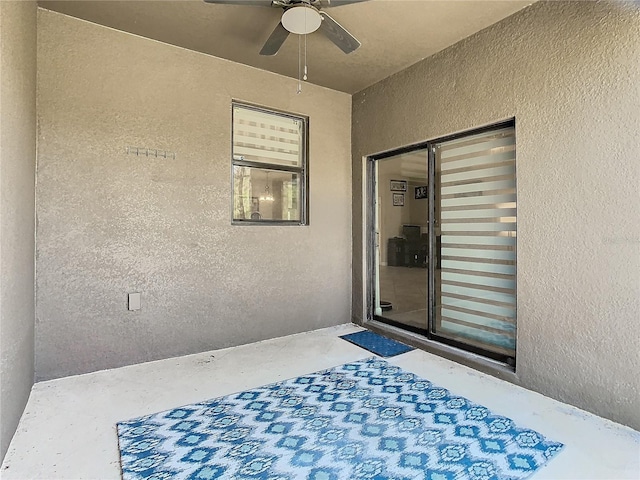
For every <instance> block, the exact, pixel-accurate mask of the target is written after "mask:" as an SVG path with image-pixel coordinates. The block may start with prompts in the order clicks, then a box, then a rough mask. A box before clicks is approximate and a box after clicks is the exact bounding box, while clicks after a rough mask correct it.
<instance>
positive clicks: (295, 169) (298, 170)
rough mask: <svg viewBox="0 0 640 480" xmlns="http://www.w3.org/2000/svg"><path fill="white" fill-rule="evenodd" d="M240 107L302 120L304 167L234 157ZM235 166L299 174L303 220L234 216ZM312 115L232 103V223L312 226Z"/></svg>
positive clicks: (302, 165) (236, 101) (244, 103)
mask: <svg viewBox="0 0 640 480" xmlns="http://www.w3.org/2000/svg"><path fill="white" fill-rule="evenodd" d="M236 107H240V108H245V109H248V110H254V111H258V112H261V113H266V114H269V115H275V116H278V117H284V118H289V119H293V120H298V121H301V122H302V134H301V148H300V152H301V154H302V159H301V162H300V166H287V165H279V164H274V163H268V162H256V161H252V160H244V159H241V160H237V159H236V158H235V157H234V143H235V132H234V126H233V125H234V122H233V120H234V111H235V108H236ZM234 167H249V168H260V169H264V170H276V171H280V172H289V173H294V174H297V175H298V176H299V178H300V181H299V190H300V219H299V220H278V219H263V218H260V219H250V218H234V211H235V188H234ZM308 172H309V117H308V116H306V115H300V114H295V113H290V112H285V111H282V110H277V109H274V108H269V107H263V106H259V105H254V104H251V103H246V102H242V101H238V100H233V101H232V102H231V224H232V225H285V226H287V225H293V226H306V225H309V174H308Z"/></svg>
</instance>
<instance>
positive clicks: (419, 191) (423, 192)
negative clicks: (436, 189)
mask: <svg viewBox="0 0 640 480" xmlns="http://www.w3.org/2000/svg"><path fill="white" fill-rule="evenodd" d="M423 198H427V186H426V185H423V186H421V187H416V196H415V199H416V200H420V199H423Z"/></svg>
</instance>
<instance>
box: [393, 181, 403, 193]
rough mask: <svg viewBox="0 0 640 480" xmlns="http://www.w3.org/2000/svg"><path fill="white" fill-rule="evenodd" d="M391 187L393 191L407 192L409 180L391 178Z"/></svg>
mask: <svg viewBox="0 0 640 480" xmlns="http://www.w3.org/2000/svg"><path fill="white" fill-rule="evenodd" d="M390 188H391V191H392V192H406V191H407V181H406V180H391V183H390Z"/></svg>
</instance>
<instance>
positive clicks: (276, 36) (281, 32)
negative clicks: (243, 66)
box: [260, 22, 289, 55]
mask: <svg viewBox="0 0 640 480" xmlns="http://www.w3.org/2000/svg"><path fill="white" fill-rule="evenodd" d="M288 36H289V31H288V30H287V29H286V28H284V27H283V26H282V23H281V22H280V23H278V25H277V26H276V28H275V29H274V30H273V32H272V33H271V35H270V36H269V38H267V41H266V42H265V44H264V47H262V50H260V55H275V54H276V53H278V50H280V47H281V46H282V44H283V43H284V41H285V40H286V39H287V37H288Z"/></svg>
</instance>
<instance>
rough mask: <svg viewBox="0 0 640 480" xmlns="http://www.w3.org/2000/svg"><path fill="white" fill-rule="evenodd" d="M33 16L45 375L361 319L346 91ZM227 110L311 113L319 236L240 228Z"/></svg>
mask: <svg viewBox="0 0 640 480" xmlns="http://www.w3.org/2000/svg"><path fill="white" fill-rule="evenodd" d="M38 13H39V15H38V62H39V63H38V121H39V136H38V142H39V143H38V173H37V185H38V188H37V218H38V224H37V233H38V241H37V264H36V266H37V272H38V275H37V305H36V311H37V321H36V378H37V379H49V378H53V377H59V376H64V375H69V374H77V373H82V372H89V371H92V370H98V369H104V368H108V367H116V366H120V365H126V364H132V363H137V362H143V361H147V360H152V359H159V358H165V357H171V356H176V355H181V354H186V353H190V352H198V351H203V350H207V349H215V348H221V347H225V346H230V345H237V344H243V343H248V342H252V341H257V340H261V339H266V338H270V337H276V336H281V335H287V334H291V333H295V332H301V331H306V330H311V329H315V328H320V327H326V326H330V325H336V324H340V323H345V322H349V321H350V320H351V316H350V312H351V265H350V260H351V252H350V239H351V161H350V153H351V137H350V128H351V97H350V96H349V95H347V94H344V93H339V92H336V91H332V90H329V89H326V88H321V87H316V86H313V85H308V84H305V85H304V87H303V93H302V94H301V95H296V82H295V81H294V80H292V79H288V78H285V77H282V76H279V75H275V74H272V73H268V72H265V71H262V70H258V69H255V68H250V67H246V66H243V65H239V64H235V63H232V62H229V61H226V60H221V59H217V58H213V57H210V56H206V55H203V54H199V53H195V52H191V51H188V50H184V49H181V48H177V47H173V46H169V45H165V44H161V43H158V42H154V41H151V40H147V39H143V38H140V37H135V36H132V35H129V34H125V33H122V32H118V31H115V30H111V29H108V28H104V27H100V26H97V25H94V24H90V23H87V22H84V21H81V20H77V19H74V18H71V17H66V16H64V15H61V14H57V13H52V12H49V11H46V10H39V12H38ZM234 98H235V99H239V100H243V101H247V102H251V103H255V104H260V105H264V106H268V107H272V108H276V109H280V110H285V111H290V112H294V113H300V114H304V115H308V116H309V118H310V226H307V227H283V226H279V227H278V226H254V227H243V226H231V222H230V211H231V198H230V186H231V179H230V175H231V168H230V155H231V153H230V152H231V146H230V142H231V100H232V99H234ZM127 145H133V146H142V147H151V148H159V149H163V150H170V151H174V152H176V153H177V158H176V159H175V160H172V159H163V158H158V159H156V158H145V157H138V158H136V157H135V156H128V155H126V154H125V148H126V146H127ZM135 291H140V292H142V310H140V311H139V312H128V311H127V292H135Z"/></svg>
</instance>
